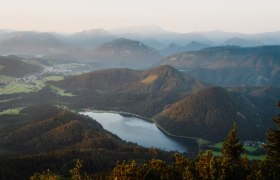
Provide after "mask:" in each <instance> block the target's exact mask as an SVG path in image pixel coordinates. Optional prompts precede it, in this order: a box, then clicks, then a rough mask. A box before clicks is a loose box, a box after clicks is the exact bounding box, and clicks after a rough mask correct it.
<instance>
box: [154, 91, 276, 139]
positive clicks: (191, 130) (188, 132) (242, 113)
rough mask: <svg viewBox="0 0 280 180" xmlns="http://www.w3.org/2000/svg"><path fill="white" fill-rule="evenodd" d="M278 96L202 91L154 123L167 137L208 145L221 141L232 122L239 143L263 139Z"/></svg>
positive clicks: (251, 92) (265, 92)
mask: <svg viewBox="0 0 280 180" xmlns="http://www.w3.org/2000/svg"><path fill="white" fill-rule="evenodd" d="M242 91H243V92H242ZM244 91H247V92H244ZM279 92H280V91H279V89H278V88H272V87H270V88H269V87H263V88H251V89H250V88H243V89H242V88H241V89H229V90H227V89H224V88H221V87H211V88H206V89H203V90H200V91H198V92H196V93H194V94H192V95H191V96H188V97H186V98H184V99H182V100H180V101H178V102H176V103H174V104H171V105H170V106H168V107H166V108H165V109H164V110H163V111H162V112H161V113H160V114H158V115H157V116H156V117H155V120H156V122H157V123H158V124H159V125H160V126H161V127H162V128H164V129H165V130H167V131H168V132H170V133H171V134H175V135H183V136H191V137H199V138H202V139H208V140H211V141H221V140H223V138H224V137H225V135H226V134H227V132H228V130H229V128H230V126H231V124H232V123H233V122H236V123H237V124H238V127H239V136H240V138H241V139H244V140H249V139H251V140H255V139H264V138H265V132H266V130H267V129H268V128H269V127H272V123H271V119H272V118H273V114H277V112H278V111H277V110H278V109H277V108H276V106H275V104H276V103H277V99H279V98H280V93H279ZM264 109H266V110H264Z"/></svg>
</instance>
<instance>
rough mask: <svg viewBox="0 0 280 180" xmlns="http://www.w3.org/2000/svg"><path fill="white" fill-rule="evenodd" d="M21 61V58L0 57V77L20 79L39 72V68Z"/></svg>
mask: <svg viewBox="0 0 280 180" xmlns="http://www.w3.org/2000/svg"><path fill="white" fill-rule="evenodd" d="M22 60H23V58H20V57H17V56H0V75H6V76H11V77H22V76H24V75H27V74H31V73H35V72H39V71H40V70H41V67H40V66H38V65H33V64H29V63H26V62H23V61H22Z"/></svg>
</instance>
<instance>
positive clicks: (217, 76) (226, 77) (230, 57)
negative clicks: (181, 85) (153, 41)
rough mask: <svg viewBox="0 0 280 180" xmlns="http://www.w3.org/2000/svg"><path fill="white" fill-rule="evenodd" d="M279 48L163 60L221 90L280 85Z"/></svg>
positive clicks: (217, 50)
mask: <svg viewBox="0 0 280 180" xmlns="http://www.w3.org/2000/svg"><path fill="white" fill-rule="evenodd" d="M279 59H280V46H259V47H251V48H241V47H236V46H223V47H211V48H206V49H202V50H199V51H195V52H183V53H177V54H174V55H171V56H168V57H165V58H163V59H162V60H161V61H160V63H159V64H160V65H164V64H169V65H172V66H174V67H176V68H178V69H180V70H181V71H184V72H185V73H188V74H190V75H192V76H193V77H195V78H197V79H200V80H203V81H204V82H208V83H212V84H216V85H222V86H240V85H245V86H258V85H273V86H279V84H280V61H279Z"/></svg>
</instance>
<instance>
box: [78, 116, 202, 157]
mask: <svg viewBox="0 0 280 180" xmlns="http://www.w3.org/2000/svg"><path fill="white" fill-rule="evenodd" d="M81 114H83V115H87V116H89V117H91V118H93V119H95V120H96V121H97V122H99V123H100V124H101V125H102V126H103V128H104V129H106V130H108V131H110V132H111V133H113V134H116V135H117V136H119V137H120V138H121V139H123V140H125V141H129V142H134V143H137V144H139V145H142V146H144V147H156V148H159V149H162V150H167V151H180V152H190V151H196V149H197V144H196V143H195V142H194V140H192V139H184V138H175V137H170V136H167V135H166V134H164V133H163V132H162V131H161V130H159V129H158V128H157V126H156V125H155V124H154V123H153V122H149V121H147V120H144V119H141V118H138V117H135V116H126V115H125V116H123V115H120V114H117V113H112V112H95V111H90V112H81Z"/></svg>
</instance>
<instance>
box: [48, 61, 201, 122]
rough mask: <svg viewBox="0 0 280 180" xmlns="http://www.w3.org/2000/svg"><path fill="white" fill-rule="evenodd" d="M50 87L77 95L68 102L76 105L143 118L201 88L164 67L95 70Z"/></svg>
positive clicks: (189, 79)
mask: <svg viewBox="0 0 280 180" xmlns="http://www.w3.org/2000/svg"><path fill="white" fill-rule="evenodd" d="M53 84H54V85H55V86H58V87H60V88H63V89H65V90H67V91H69V92H71V93H73V94H75V95H77V96H76V97H73V98H72V99H73V101H71V104H72V103H73V104H74V105H76V106H81V107H90V106H93V107H96V108H100V109H109V110H122V111H127V112H132V113H135V114H138V115H142V116H146V117H151V116H152V115H154V114H156V113H158V112H160V111H161V109H162V108H163V107H164V106H165V105H166V104H168V103H172V102H175V101H178V100H179V99H181V98H182V97H184V96H185V95H187V94H191V93H192V92H193V91H195V90H196V89H199V88H202V87H203V85H202V84H201V83H200V82H199V81H197V80H195V79H194V78H192V77H190V76H187V75H184V74H183V73H181V72H179V71H178V70H176V69H175V68H173V67H171V66H168V65H166V66H160V67H157V68H154V69H149V70H143V71H136V70H130V69H108V70H99V71H94V72H91V73H87V74H82V75H78V76H72V77H68V78H65V80H63V81H59V82H54V83H53ZM75 98H77V99H76V100H75ZM77 103H79V104H77Z"/></svg>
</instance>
